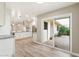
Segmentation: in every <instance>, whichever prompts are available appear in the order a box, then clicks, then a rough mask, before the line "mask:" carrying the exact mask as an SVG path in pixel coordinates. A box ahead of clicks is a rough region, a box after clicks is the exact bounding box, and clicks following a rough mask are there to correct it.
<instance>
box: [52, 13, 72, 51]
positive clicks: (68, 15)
mask: <svg viewBox="0 0 79 59" xmlns="http://www.w3.org/2000/svg"><path fill="white" fill-rule="evenodd" d="M62 17H70V20H69V21H70V43H69V48H70V49H69V50H70V52H72V13H68V14H63V15H58V16H53V17H52V19H56V18H62ZM53 39H54V35H53Z"/></svg>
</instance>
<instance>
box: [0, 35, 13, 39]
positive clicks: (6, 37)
mask: <svg viewBox="0 0 79 59" xmlns="http://www.w3.org/2000/svg"><path fill="white" fill-rule="evenodd" d="M13 37H14V36H13V35H0V39H8V38H13Z"/></svg>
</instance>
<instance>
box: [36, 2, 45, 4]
mask: <svg viewBox="0 0 79 59" xmlns="http://www.w3.org/2000/svg"><path fill="white" fill-rule="evenodd" d="M36 3H38V4H43V3H44V2H36Z"/></svg>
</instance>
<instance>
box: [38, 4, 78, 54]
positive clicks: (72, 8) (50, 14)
mask: <svg viewBox="0 0 79 59" xmlns="http://www.w3.org/2000/svg"><path fill="white" fill-rule="evenodd" d="M68 13H72V52H74V53H78V54H79V46H78V45H79V33H78V32H79V20H78V18H79V3H77V4H75V5H72V6H69V7H65V8H61V9H58V10H55V11H51V12H48V13H45V14H41V15H38V16H37V17H38V20H39V21H40V22H38V21H37V24H38V23H39V24H38V26H39V27H38V29H39V31H38V34H39V33H40V34H39V35H38V39H39V40H41V39H40V38H39V37H41V35H42V32H41V31H42V30H41V27H40V26H41V19H43V18H47V17H53V16H57V15H63V14H68ZM41 38H42V37H41Z"/></svg>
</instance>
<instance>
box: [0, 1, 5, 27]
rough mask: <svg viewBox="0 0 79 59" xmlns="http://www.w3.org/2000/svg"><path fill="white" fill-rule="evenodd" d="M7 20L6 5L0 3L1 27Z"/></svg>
mask: <svg viewBox="0 0 79 59" xmlns="http://www.w3.org/2000/svg"><path fill="white" fill-rule="evenodd" d="M4 20H5V3H4V2H0V26H3V25H4Z"/></svg>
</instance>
